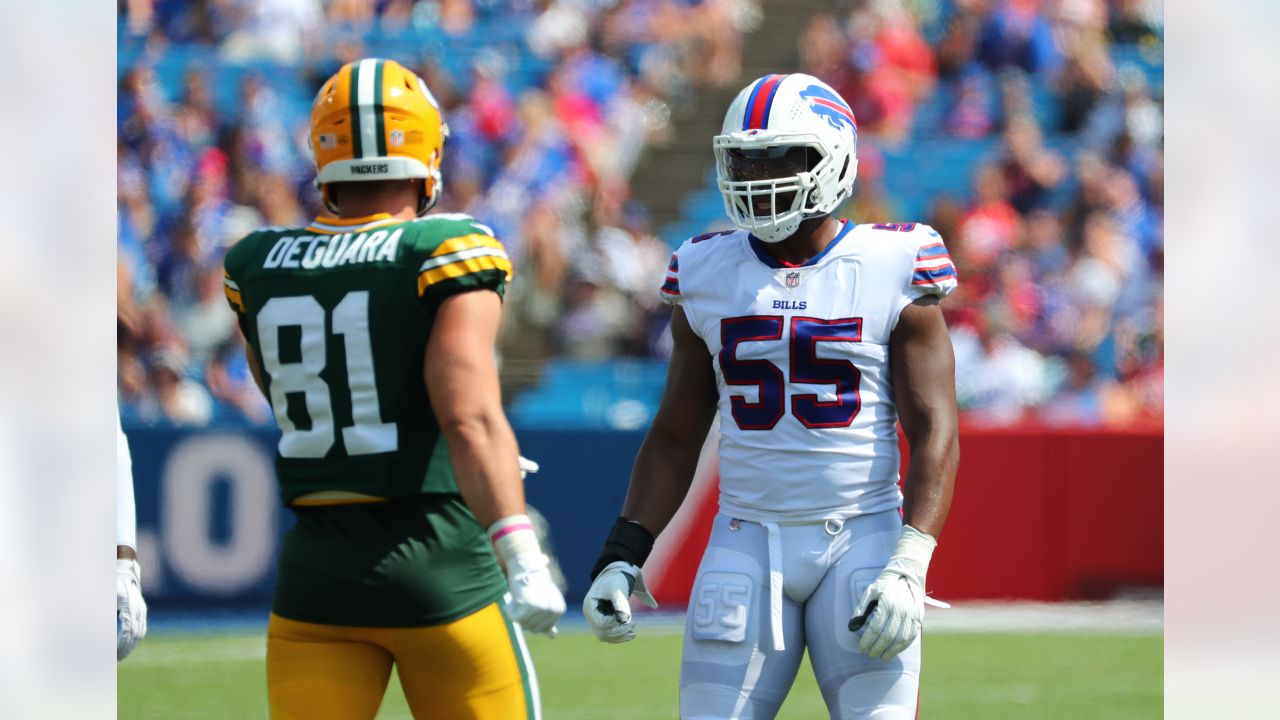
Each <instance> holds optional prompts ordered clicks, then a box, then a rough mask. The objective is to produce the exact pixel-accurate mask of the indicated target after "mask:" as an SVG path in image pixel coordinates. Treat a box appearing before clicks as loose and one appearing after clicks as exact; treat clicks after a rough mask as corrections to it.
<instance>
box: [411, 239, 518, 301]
mask: <svg viewBox="0 0 1280 720" xmlns="http://www.w3.org/2000/svg"><path fill="white" fill-rule="evenodd" d="M485 270H497V271H501V272H502V273H503V276H504V278H505V280H507V281H509V280H510V279H511V275H512V268H511V260H510V258H508V257H507V253H506V251H505V250H503V248H502V243H501V242H499V241H498V240H497V239H496V238H494V237H491V236H489V235H484V234H481V233H474V234H471V235H462V236H460V237H455V238H450V239H448V240H446V241H444V242H442V243H440V246H439V247H437V248H436V249H435V251H434V252H432V253H431V257H429V258H427V260H426V261H425V262H423V263H422V267H420V268H418V295H419V296H421V295H422V294H423V293H425V292H426V291H427V288H428V287H430V286H432V285H434V284H436V283H439V282H442V281H445V280H449V279H452V278H459V277H463V276H464V275H470V274H471V273H478V272H482V271H485Z"/></svg>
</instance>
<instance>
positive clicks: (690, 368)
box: [622, 307, 716, 537]
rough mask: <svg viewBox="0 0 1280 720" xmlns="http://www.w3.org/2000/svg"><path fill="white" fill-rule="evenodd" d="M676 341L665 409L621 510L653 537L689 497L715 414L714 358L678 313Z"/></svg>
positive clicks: (647, 439)
mask: <svg viewBox="0 0 1280 720" xmlns="http://www.w3.org/2000/svg"><path fill="white" fill-rule="evenodd" d="M671 336H672V339H673V341H674V348H673V351H672V353H671V363H670V365H669V366H668V367H667V384H666V388H665V390H664V391H663V394H662V403H661V404H660V405H659V407H658V413H657V416H656V417H655V418H654V421H653V425H652V426H650V428H649V432H648V433H647V434H646V435H645V438H644V442H643V443H642V444H641V445H640V452H639V453H638V454H637V455H636V462H635V465H634V466H633V468H632V470H631V485H630V486H629V487H628V488H627V499H626V501H625V502H624V503H623V505H622V517H624V518H626V519H628V520H631V521H634V522H637V523H639V524H640V525H642V526H644V528H645V529H646V530H648V531H649V532H650V533H651V534H652V535H653V536H654V537H657V536H658V534H659V533H661V532H662V530H663V528H665V527H666V526H667V523H668V522H670V521H671V518H672V517H673V516H674V515H675V513H676V510H678V509H679V508H680V503H681V502H683V501H684V496H685V494H686V493H688V492H689V485H690V483H692V482H693V472H694V470H695V469H696V468H697V465H698V454H699V452H700V451H701V449H702V444H703V442H704V441H705V440H706V438H707V430H708V429H709V428H710V427H711V420H712V418H713V417H714V416H715V411H716V377H715V372H714V371H713V370H712V368H711V354H710V353H709V352H708V351H707V346H706V345H705V344H704V343H703V342H702V339H701V338H699V337H698V336H697V335H696V334H694V332H693V328H691V327H689V320H688V318H686V317H685V314H684V310H683V309H681V308H679V307H676V308H675V309H674V310H673V312H672V313H671Z"/></svg>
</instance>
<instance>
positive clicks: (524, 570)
mask: <svg viewBox="0 0 1280 720" xmlns="http://www.w3.org/2000/svg"><path fill="white" fill-rule="evenodd" d="M489 540H490V541H491V542H492V543H493V551H494V553H495V554H496V555H497V556H498V560H499V561H500V562H501V563H502V566H503V567H504V568H506V571H507V585H508V587H509V588H510V589H511V596H510V598H509V599H508V600H507V609H508V610H509V611H510V612H511V619H512V620H514V621H516V622H518V623H520V625H521V626H522V627H523V628H524V629H525V630H527V631H529V632H534V633H546V634H547V635H548V636H550V637H555V636H556V621H557V620H559V619H560V616H561V615H563V614H564V595H562V594H560V588H558V587H556V584H555V582H554V581H553V580H552V579H551V570H550V566H551V560H550V558H548V557H547V555H546V553H544V552H542V548H541V546H539V544H538V536H537V534H536V533H534V531H533V522H532V521H531V520H529V516H528V515H525V514H523V513H521V514H519V515H508V516H507V517H504V518H502V519H501V520H498V521H497V522H495V523H494V524H492V525H490V526H489Z"/></svg>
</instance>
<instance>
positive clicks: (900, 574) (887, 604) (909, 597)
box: [850, 525, 937, 661]
mask: <svg viewBox="0 0 1280 720" xmlns="http://www.w3.org/2000/svg"><path fill="white" fill-rule="evenodd" d="M936 545H937V541H936V540H934V539H933V538H932V537H930V536H928V535H926V534H924V533H922V532H920V531H918V530H916V529H915V528H913V527H911V526H910V525H907V526H905V527H903V529H902V538H901V539H900V540H899V541H898V549H897V551H896V552H894V554H893V557H891V558H889V563H888V565H886V566H885V569H884V570H883V571H882V572H881V573H880V576H879V577H877V578H876V580H875V582H873V583H872V584H871V586H870V587H868V588H867V591H866V592H864V593H863V594H862V599H861V600H860V601H859V602H858V606H857V608H855V609H854V611H853V615H854V618H853V620H852V621H851V622H850V629H851V630H856V629H857V628H856V626H857V625H858V624H859V620H862V619H864V618H865V621H864V624H863V625H862V635H861V636H860V637H859V639H858V648H859V649H860V650H862V652H864V653H866V654H867V655H870V656H871V657H873V658H879V659H880V660H885V661H888V660H892V659H893V658H894V657H896V656H897V655H898V653H900V652H902V651H903V650H906V649H907V648H908V647H909V646H910V645H911V643H913V642H915V640H916V638H917V637H919V636H920V628H921V625H922V623H923V622H924V601H925V594H924V579H925V573H926V572H927V571H928V569H929V558H930V557H931V556H932V555H933V548H934V547H935V546H936ZM868 613H870V614H869V615H868Z"/></svg>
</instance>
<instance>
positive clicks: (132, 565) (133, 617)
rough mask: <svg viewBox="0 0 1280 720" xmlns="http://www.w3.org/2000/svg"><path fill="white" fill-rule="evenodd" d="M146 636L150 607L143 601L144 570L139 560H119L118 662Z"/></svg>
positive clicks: (117, 598)
mask: <svg viewBox="0 0 1280 720" xmlns="http://www.w3.org/2000/svg"><path fill="white" fill-rule="evenodd" d="M146 636H147V604H146V603H145V602H143V600H142V569H141V568H140V567H139V566H138V561H137V560H131V559H124V558H117V559H116V660H123V659H125V658H127V657H129V653H131V652H133V648H134V647H135V646H136V645H137V644H138V641H140V640H142V638H144V637H146Z"/></svg>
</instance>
